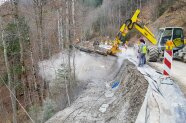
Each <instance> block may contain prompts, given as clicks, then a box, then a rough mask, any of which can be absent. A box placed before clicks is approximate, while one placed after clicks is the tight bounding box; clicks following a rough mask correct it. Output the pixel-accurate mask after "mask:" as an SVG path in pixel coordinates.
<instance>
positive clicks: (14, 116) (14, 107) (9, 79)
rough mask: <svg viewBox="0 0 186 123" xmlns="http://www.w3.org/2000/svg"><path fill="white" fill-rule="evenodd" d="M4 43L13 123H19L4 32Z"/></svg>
mask: <svg viewBox="0 0 186 123" xmlns="http://www.w3.org/2000/svg"><path fill="white" fill-rule="evenodd" d="M2 41H3V48H4V61H5V66H6V71H7V74H8V87H9V88H10V90H11V91H12V93H10V98H11V104H12V110H13V123H17V108H16V99H15V98H14V95H16V91H15V87H14V84H13V81H12V75H11V70H10V64H9V62H8V55H7V46H6V41H5V40H4V30H3V32H2Z"/></svg>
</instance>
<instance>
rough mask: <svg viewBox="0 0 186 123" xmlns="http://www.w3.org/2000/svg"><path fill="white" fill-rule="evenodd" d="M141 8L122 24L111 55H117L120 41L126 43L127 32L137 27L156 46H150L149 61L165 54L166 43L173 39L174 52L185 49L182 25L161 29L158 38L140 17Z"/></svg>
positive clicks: (183, 54) (110, 51)
mask: <svg viewBox="0 0 186 123" xmlns="http://www.w3.org/2000/svg"><path fill="white" fill-rule="evenodd" d="M139 14H140V10H139V9H137V10H136V12H135V13H134V15H133V16H132V18H131V19H128V20H126V22H125V23H124V24H123V25H122V26H121V28H120V31H119V33H118V34H117V36H116V39H115V40H114V43H113V45H112V48H111V49H109V50H108V51H107V53H108V54H110V55H116V54H117V53H118V52H120V51H121V50H120V49H119V45H120V43H123V44H125V43H126V40H125V36H126V35H127V33H128V32H129V31H130V30H132V29H136V30H137V31H138V32H140V33H141V34H142V35H143V36H144V37H145V38H146V39H147V40H148V41H150V42H151V43H152V44H153V45H154V46H150V47H148V53H147V54H148V55H147V56H148V61H152V62H156V61H157V60H158V59H159V58H161V56H163V51H164V50H165V44H166V42H167V41H170V40H171V41H172V42H173V44H174V46H173V47H174V48H173V51H174V53H176V52H178V51H180V50H182V49H184V46H185V44H184V33H183V28H181V27H165V28H160V29H159V34H158V38H156V37H155V35H154V34H153V33H152V32H151V31H150V30H149V29H148V28H147V27H146V26H145V25H144V24H142V23H141V21H140V19H139ZM181 57H183V58H184V57H185V58H186V52H184V51H182V56H181Z"/></svg>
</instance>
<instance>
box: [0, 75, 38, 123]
mask: <svg viewBox="0 0 186 123" xmlns="http://www.w3.org/2000/svg"><path fill="white" fill-rule="evenodd" d="M0 78H1V80H2V82H3V84H5V86H6V88H7V89H8V90H9V92H10V93H11V94H12V95H13V97H14V98H15V99H16V101H17V102H18V104H19V105H20V106H21V108H22V109H23V111H24V112H25V113H26V115H27V116H28V117H29V119H30V120H31V122H32V123H35V122H34V120H33V119H32V118H31V116H30V115H29V114H28V112H27V111H26V109H25V108H24V107H23V106H22V105H21V103H20V102H19V100H18V99H17V98H16V96H15V95H14V93H13V92H12V91H11V90H10V88H9V87H8V85H7V84H6V83H5V81H4V79H3V78H2V76H1V75H0Z"/></svg>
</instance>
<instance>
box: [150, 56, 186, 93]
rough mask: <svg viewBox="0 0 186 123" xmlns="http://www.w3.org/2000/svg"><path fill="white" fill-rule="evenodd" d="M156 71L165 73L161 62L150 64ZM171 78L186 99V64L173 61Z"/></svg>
mask: <svg viewBox="0 0 186 123" xmlns="http://www.w3.org/2000/svg"><path fill="white" fill-rule="evenodd" d="M149 64H150V65H151V66H153V67H154V68H155V69H157V70H159V71H161V72H162V71H163V64H162V63H160V62H154V63H149ZM171 77H172V78H173V79H174V80H175V81H176V82H177V84H178V85H179V87H180V89H181V91H182V92H183V94H184V96H185V97H186V63H183V62H180V61H175V60H174V61H173V64H172V74H171Z"/></svg>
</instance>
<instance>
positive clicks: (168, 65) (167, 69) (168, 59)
mask: <svg viewBox="0 0 186 123" xmlns="http://www.w3.org/2000/svg"><path fill="white" fill-rule="evenodd" d="M173 46H174V45H173V43H172V41H167V43H166V50H165V51H164V60H163V64H164V67H163V75H165V76H170V75H171V70H172V61H173Z"/></svg>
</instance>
